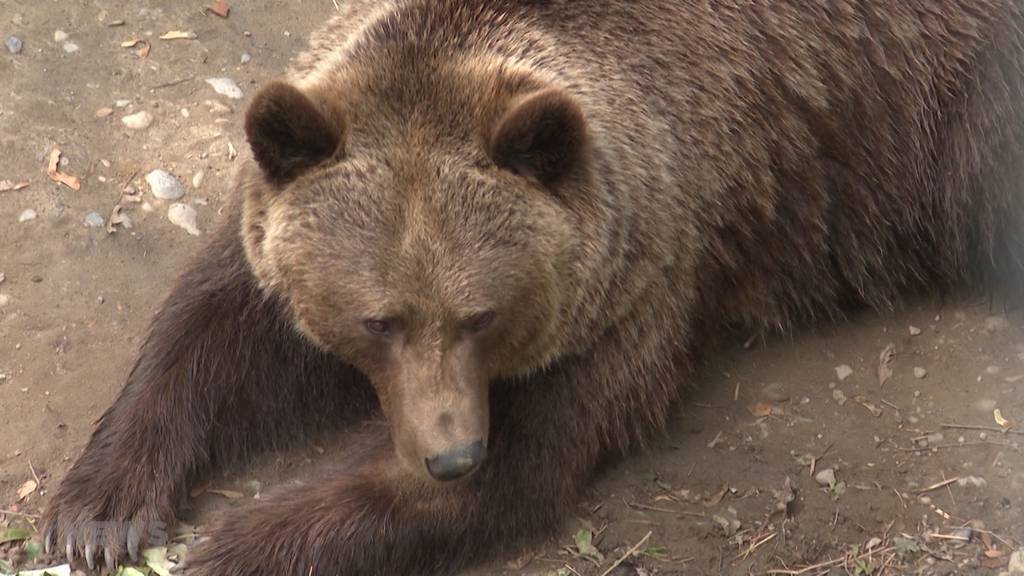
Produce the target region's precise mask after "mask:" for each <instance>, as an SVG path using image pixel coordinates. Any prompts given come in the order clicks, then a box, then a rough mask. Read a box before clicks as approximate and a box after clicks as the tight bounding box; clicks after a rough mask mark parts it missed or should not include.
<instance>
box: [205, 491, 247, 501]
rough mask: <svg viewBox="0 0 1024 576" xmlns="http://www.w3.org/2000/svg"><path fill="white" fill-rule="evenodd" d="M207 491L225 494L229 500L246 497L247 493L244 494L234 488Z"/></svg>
mask: <svg viewBox="0 0 1024 576" xmlns="http://www.w3.org/2000/svg"><path fill="white" fill-rule="evenodd" d="M207 492H209V493H210V494H216V495H218V496H223V497H225V498H227V499H228V500H241V499H242V498H245V494H242V493H241V492H236V491H234V490H207Z"/></svg>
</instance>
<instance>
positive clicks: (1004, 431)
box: [939, 424, 1024, 436]
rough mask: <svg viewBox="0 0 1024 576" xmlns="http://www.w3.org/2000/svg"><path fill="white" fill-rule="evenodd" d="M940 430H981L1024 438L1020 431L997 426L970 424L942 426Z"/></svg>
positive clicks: (1023, 433)
mask: <svg viewBox="0 0 1024 576" xmlns="http://www.w3.org/2000/svg"><path fill="white" fill-rule="evenodd" d="M939 427H940V428H948V429H952V430H980V431H982V432H998V433H1000V434H1015V435H1017V436H1024V432H1021V431H1019V430H1007V429H1005V428H996V427H995V426H971V425H969V424H940V425H939Z"/></svg>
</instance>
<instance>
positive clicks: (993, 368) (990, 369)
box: [985, 366, 1002, 376]
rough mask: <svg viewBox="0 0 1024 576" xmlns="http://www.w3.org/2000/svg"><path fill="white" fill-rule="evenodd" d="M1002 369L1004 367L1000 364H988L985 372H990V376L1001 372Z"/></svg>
mask: <svg viewBox="0 0 1024 576" xmlns="http://www.w3.org/2000/svg"><path fill="white" fill-rule="evenodd" d="M1001 371H1002V368H1000V367H999V366H987V367H986V368H985V374H988V375H989V376H995V375H996V374H999V373H1000V372H1001Z"/></svg>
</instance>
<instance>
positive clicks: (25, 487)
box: [18, 480, 39, 502]
mask: <svg viewBox="0 0 1024 576" xmlns="http://www.w3.org/2000/svg"><path fill="white" fill-rule="evenodd" d="M36 488H39V483H38V482H36V481H35V480H26V481H25V483H24V484H22V485H21V486H18V502H21V501H22V500H24V499H25V498H28V495H29V494H31V493H33V492H35V491H36Z"/></svg>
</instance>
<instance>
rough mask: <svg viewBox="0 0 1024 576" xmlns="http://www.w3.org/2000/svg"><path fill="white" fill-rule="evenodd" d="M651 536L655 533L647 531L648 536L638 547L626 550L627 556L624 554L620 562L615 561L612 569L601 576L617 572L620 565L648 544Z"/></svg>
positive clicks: (642, 539)
mask: <svg viewBox="0 0 1024 576" xmlns="http://www.w3.org/2000/svg"><path fill="white" fill-rule="evenodd" d="M651 534H653V532H651V531H650V530H648V531H647V534H646V535H644V537H643V538H641V539H640V541H639V542H637V543H636V545H634V546H633V547H632V548H630V549H629V550H626V553H625V554H623V555H622V557H621V558H619V559H618V560H616V561H615V564H612V565H611V567H609V568H608V569H607V570H605V571H604V572H602V573H601V576H608V575H609V574H611V573H612V571H614V570H615V569H616V568H618V567H619V565H620V564H622V563H623V562H625V561H626V559H627V558H629V557H630V556H632V555H633V554H636V551H637V550H639V549H640V547H641V546H643V545H644V544H646V543H647V539H648V538H650V537H651Z"/></svg>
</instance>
